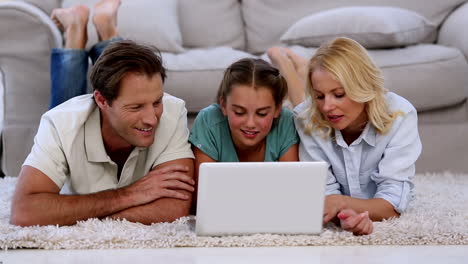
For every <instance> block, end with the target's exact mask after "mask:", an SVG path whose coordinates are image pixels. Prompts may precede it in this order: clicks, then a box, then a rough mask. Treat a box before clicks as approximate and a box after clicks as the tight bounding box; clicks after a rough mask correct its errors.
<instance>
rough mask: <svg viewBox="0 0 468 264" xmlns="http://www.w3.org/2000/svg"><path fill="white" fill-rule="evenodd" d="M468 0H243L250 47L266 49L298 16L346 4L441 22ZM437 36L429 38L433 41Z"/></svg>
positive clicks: (248, 45) (254, 51)
mask: <svg viewBox="0 0 468 264" xmlns="http://www.w3.org/2000/svg"><path fill="white" fill-rule="evenodd" d="M464 2H466V0H443V1H432V2H430V3H429V2H428V1H427V0H411V1H408V0H334V1H329V0H295V1H284V0H242V16H243V18H244V22H245V29H246V36H247V50H248V51H250V52H253V53H262V52H265V51H266V50H267V49H268V48H269V47H271V46H273V45H278V44H279V43H280V37H281V35H283V34H284V32H286V30H287V29H288V28H289V27H290V26H291V25H292V24H294V23H295V22H296V21H298V20H299V19H301V18H303V17H305V16H308V15H310V14H313V13H317V12H321V11H324V10H328V9H332V8H337V7H346V6H369V5H372V6H393V7H400V8H404V9H408V10H412V11H414V12H417V13H419V14H421V15H422V16H424V17H425V18H427V19H428V20H429V21H430V22H431V23H432V24H434V25H436V26H440V24H441V23H442V21H443V20H444V19H445V18H446V16H447V15H448V14H449V13H450V12H451V11H452V10H453V9H454V8H456V7H457V6H458V5H459V4H461V3H464ZM434 40H435V39H432V40H430V41H431V42H432V41H434Z"/></svg>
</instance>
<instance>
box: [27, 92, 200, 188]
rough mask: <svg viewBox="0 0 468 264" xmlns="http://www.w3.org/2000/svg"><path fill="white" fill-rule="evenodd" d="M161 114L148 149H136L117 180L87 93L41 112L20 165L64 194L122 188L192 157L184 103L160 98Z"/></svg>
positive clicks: (97, 108)
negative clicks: (169, 163)
mask: <svg viewBox="0 0 468 264" xmlns="http://www.w3.org/2000/svg"><path fill="white" fill-rule="evenodd" d="M163 109H164V110H163V114H162V116H161V118H160V121H159V124H158V127H157V129H156V131H155V140H154V143H153V145H151V146H150V147H147V148H142V147H135V148H134V149H133V151H132V152H131V153H130V155H129V157H128V159H127V161H126V162H125V165H124V167H123V169H122V172H121V175H120V177H117V171H118V167H117V164H116V163H115V162H113V161H112V160H111V159H110V158H109V156H108V155H107V153H106V150H105V148H104V143H103V139H102V134H101V125H100V123H101V120H100V119H101V118H100V111H99V107H97V105H96V104H95V103H94V99H93V95H92V94H87V95H82V96H78V97H75V98H72V99H70V100H68V101H67V102H65V103H63V104H61V105H59V106H57V107H55V108H53V109H52V110H50V111H48V112H46V113H45V114H44V115H43V116H42V118H41V122H40V125H39V129H38V132H37V134H36V137H35V138H34V145H33V147H32V150H31V153H30V154H29V155H28V157H27V158H26V160H25V162H24V164H23V165H28V166H31V167H34V168H36V169H38V170H40V171H41V172H43V173H44V174H46V175H47V176H48V177H49V178H50V179H51V180H52V181H53V182H54V183H55V184H57V186H58V187H59V188H61V193H65V194H88V193H94V192H98V191H102V190H108V189H117V188H121V187H124V186H127V185H129V184H131V183H133V182H135V181H137V180H138V179H140V178H142V177H143V176H145V175H146V174H147V173H148V172H149V171H150V170H151V169H152V168H153V167H155V166H157V165H159V164H161V163H164V162H167V161H171V160H176V159H183V158H194V156H193V153H192V150H191V148H190V144H189V143H188V136H189V130H188V128H187V110H186V108H185V102H184V101H183V100H181V99H179V98H176V97H174V96H171V95H168V94H164V97H163Z"/></svg>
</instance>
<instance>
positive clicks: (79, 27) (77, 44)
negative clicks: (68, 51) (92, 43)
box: [50, 5, 89, 49]
mask: <svg viewBox="0 0 468 264" xmlns="http://www.w3.org/2000/svg"><path fill="white" fill-rule="evenodd" d="M50 17H51V19H52V21H54V23H55V24H56V25H57V27H58V28H59V29H60V30H61V31H62V32H64V33H65V48H72V49H83V48H84V47H85V45H86V42H87V41H88V34H87V30H86V26H87V24H88V19H89V8H88V7H86V6H84V5H76V6H72V7H69V8H57V9H54V11H52V14H51V16H50Z"/></svg>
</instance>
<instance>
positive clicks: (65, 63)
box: [49, 37, 122, 109]
mask: <svg viewBox="0 0 468 264" xmlns="http://www.w3.org/2000/svg"><path fill="white" fill-rule="evenodd" d="M121 39H122V38H120V37H117V38H112V39H109V40H106V41H102V42H99V43H97V44H96V45H94V46H93V48H92V49H91V50H90V51H89V52H87V51H86V50H84V49H65V48H63V49H58V48H54V49H52V52H51V56H50V80H51V91H50V104H49V109H52V108H54V107H55V106H57V105H59V104H61V103H63V102H65V101H67V100H68V99H70V98H72V97H75V96H78V95H83V94H86V92H87V84H88V81H87V76H88V64H89V62H88V57H89V58H91V60H92V62H93V64H94V63H95V62H96V60H97V59H98V58H99V56H101V54H102V52H103V51H104V49H105V48H106V47H107V46H108V45H109V44H110V43H112V42H114V41H119V40H121Z"/></svg>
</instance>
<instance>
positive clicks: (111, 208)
mask: <svg viewBox="0 0 468 264" xmlns="http://www.w3.org/2000/svg"><path fill="white" fill-rule="evenodd" d="M192 181H193V179H192V178H188V177H187V176H185V175H180V174H171V175H163V176H162V177H159V175H149V176H145V177H143V178H142V179H140V180H139V181H137V182H135V183H134V184H132V185H129V186H127V187H124V188H121V189H117V190H107V191H102V192H98V193H93V194H87V195H61V194H59V192H60V189H59V188H58V187H57V185H56V184H55V183H54V182H53V181H52V180H51V179H50V178H49V177H48V176H47V175H45V174H44V173H42V172H41V171H40V170H38V169H36V168H34V167H31V166H23V168H22V170H21V172H20V175H19V179H18V183H17V186H16V190H15V194H14V196H13V201H12V206H11V217H10V222H11V223H12V224H14V225H20V226H31V225H72V224H75V223H76V222H77V221H80V220H85V219H88V218H93V217H98V218H102V217H105V216H108V215H111V214H113V213H116V212H119V211H122V210H125V209H127V208H130V207H134V206H139V205H142V204H146V203H149V202H151V201H154V200H156V199H159V198H162V197H171V198H177V199H185V200H190V196H188V195H185V194H182V193H180V192H177V191H174V189H187V190H191V188H193V187H192V185H193V182H192Z"/></svg>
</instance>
